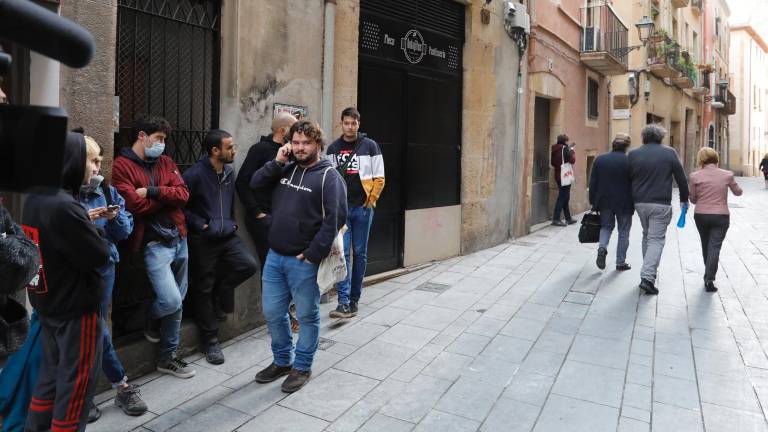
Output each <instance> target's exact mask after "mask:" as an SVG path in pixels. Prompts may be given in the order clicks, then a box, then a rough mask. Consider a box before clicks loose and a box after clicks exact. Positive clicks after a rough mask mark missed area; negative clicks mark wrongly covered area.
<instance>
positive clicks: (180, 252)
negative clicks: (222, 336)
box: [144, 239, 189, 360]
mask: <svg viewBox="0 0 768 432" xmlns="http://www.w3.org/2000/svg"><path fill="white" fill-rule="evenodd" d="M188 262H189V252H188V250H187V239H180V240H177V241H176V242H175V243H174V244H166V243H160V242H149V243H147V245H146V246H145V247H144V265H145V266H146V268H147V276H149V282H150V283H151V284H152V289H153V290H154V291H155V301H154V302H153V303H152V306H151V308H150V311H149V313H150V315H151V317H152V318H154V319H159V320H160V352H159V358H160V359H161V360H167V359H169V358H171V357H172V355H173V353H174V352H176V348H178V346H179V332H180V331H181V305H182V302H183V301H184V297H185V296H186V295H187V267H188Z"/></svg>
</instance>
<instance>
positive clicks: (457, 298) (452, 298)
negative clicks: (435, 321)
mask: <svg viewBox="0 0 768 432" xmlns="http://www.w3.org/2000/svg"><path fill="white" fill-rule="evenodd" d="M476 301H477V294H473V293H466V292H461V291H454V290H449V291H446V292H444V293H442V294H440V295H439V296H437V297H436V298H435V299H434V300H432V302H431V303H430V304H431V305H433V306H437V307H442V308H447V309H454V310H457V311H461V312H463V311H465V310H467V309H469V307H470V306H472V305H473V304H474V303H475V302H476Z"/></svg>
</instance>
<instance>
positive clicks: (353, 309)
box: [349, 301, 357, 316]
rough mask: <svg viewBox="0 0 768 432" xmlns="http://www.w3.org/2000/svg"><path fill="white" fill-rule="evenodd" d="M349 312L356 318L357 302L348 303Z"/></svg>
mask: <svg viewBox="0 0 768 432" xmlns="http://www.w3.org/2000/svg"><path fill="white" fill-rule="evenodd" d="M349 311H350V312H352V316H357V302H356V301H351V302H349Z"/></svg>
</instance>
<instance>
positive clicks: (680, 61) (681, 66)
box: [670, 51, 698, 89]
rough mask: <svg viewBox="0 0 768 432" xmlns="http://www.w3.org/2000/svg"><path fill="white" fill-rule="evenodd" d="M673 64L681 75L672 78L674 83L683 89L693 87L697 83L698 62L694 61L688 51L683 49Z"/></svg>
mask: <svg viewBox="0 0 768 432" xmlns="http://www.w3.org/2000/svg"><path fill="white" fill-rule="evenodd" d="M673 66H674V68H675V69H676V70H677V71H678V72H680V76H677V77H672V78H670V81H671V82H672V84H674V85H675V86H677V87H678V88H681V89H689V88H693V86H694V84H696V80H697V75H698V73H697V72H698V71H697V70H696V62H695V61H693V59H692V58H691V55H690V54H689V53H688V52H687V51H681V52H680V55H679V56H678V58H677V62H676V63H675V64H674V65H673Z"/></svg>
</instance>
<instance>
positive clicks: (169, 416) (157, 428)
mask: <svg viewBox="0 0 768 432" xmlns="http://www.w3.org/2000/svg"><path fill="white" fill-rule="evenodd" d="M103 415H104V414H103V413H102V416H103ZM187 418H189V413H188V412H184V411H182V410H180V409H177V408H174V409H172V410H170V411H168V412H167V413H165V414H163V415H161V416H157V417H155V418H154V419H152V421H149V422H147V423H144V428H143V429H145V430H150V431H152V432H166V431H167V430H169V429H170V428H172V427H174V426H176V425H177V424H179V423H181V422H183V421H184V420H186V419H187ZM100 421H101V419H99V422H100ZM94 426H96V424H93V425H89V426H88V430H94V429H95V428H94ZM134 430H136V429H134Z"/></svg>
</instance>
